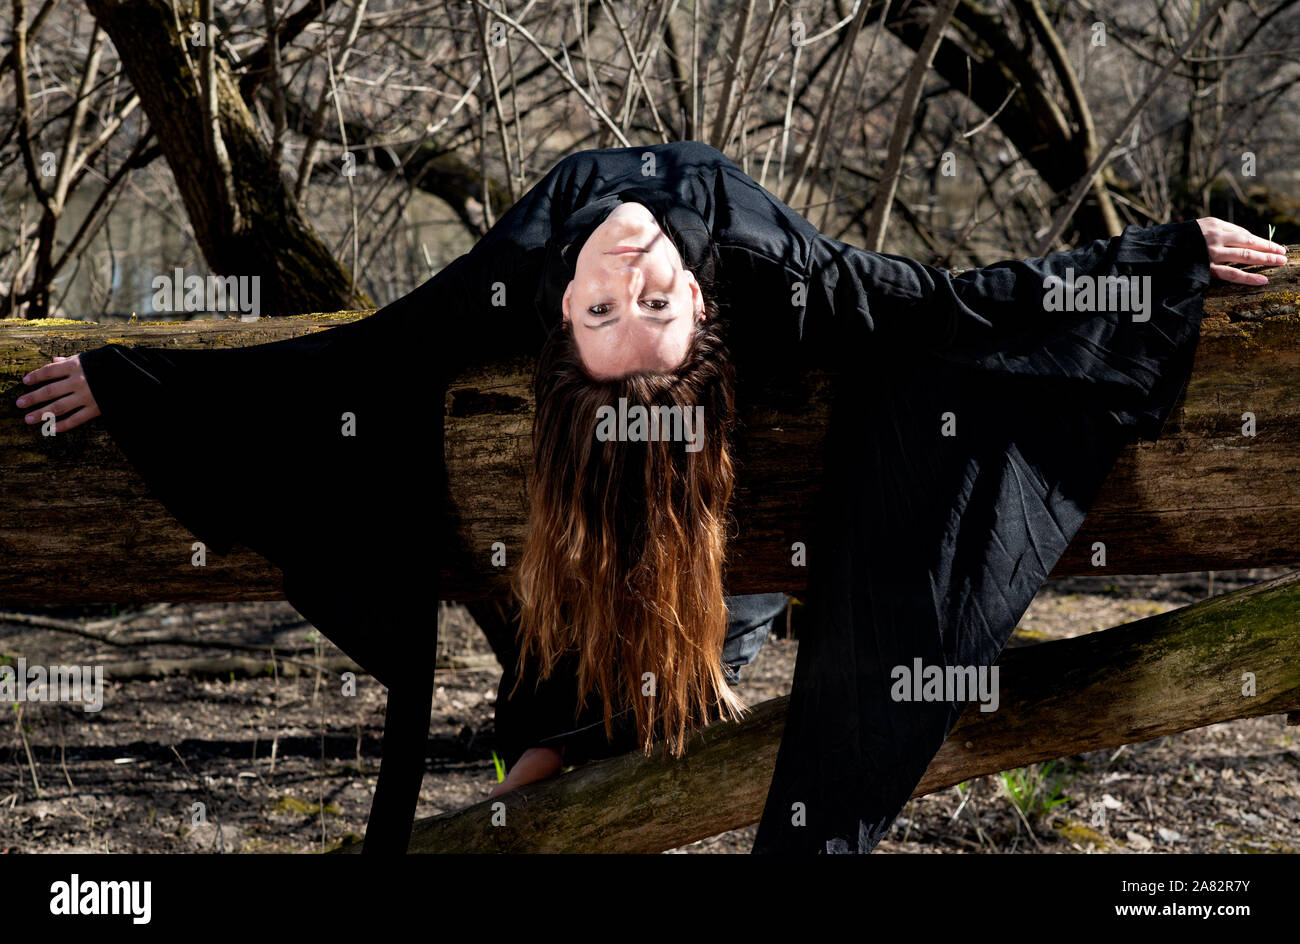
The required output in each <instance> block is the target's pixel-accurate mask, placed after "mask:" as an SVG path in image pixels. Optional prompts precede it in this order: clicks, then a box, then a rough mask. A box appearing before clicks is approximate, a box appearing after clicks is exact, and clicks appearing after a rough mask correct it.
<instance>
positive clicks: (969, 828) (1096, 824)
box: [0, 570, 1300, 853]
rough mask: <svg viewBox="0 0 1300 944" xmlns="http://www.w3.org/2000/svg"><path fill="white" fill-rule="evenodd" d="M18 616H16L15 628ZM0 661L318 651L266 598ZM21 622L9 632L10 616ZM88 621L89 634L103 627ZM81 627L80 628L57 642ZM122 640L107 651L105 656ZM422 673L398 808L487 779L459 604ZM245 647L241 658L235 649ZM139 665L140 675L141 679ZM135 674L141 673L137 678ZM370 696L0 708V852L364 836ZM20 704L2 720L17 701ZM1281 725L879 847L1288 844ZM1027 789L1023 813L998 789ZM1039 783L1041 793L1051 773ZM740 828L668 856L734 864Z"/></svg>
mask: <svg viewBox="0 0 1300 944" xmlns="http://www.w3.org/2000/svg"><path fill="white" fill-rule="evenodd" d="M1282 572H1283V571H1281V570H1256V571H1240V572H1219V573H1216V574H1215V575H1213V586H1212V588H1211V585H1210V579H1209V578H1210V575H1208V574H1205V573H1200V574H1184V575H1177V576H1165V577H1130V578H1074V579H1069V580H1060V581H1052V582H1050V583H1049V584H1048V585H1046V586H1045V587H1044V588H1043V589H1042V591H1040V593H1039V594H1038V596H1037V597H1036V598H1035V600H1034V602H1033V604H1032V605H1031V607H1030V609H1029V612H1028V613H1027V614H1026V615H1025V618H1024V619H1023V620H1022V621H1021V624H1020V626H1019V627H1018V628H1017V631H1016V636H1015V637H1013V639H1012V643H1011V644H1012V645H1032V644H1034V643H1036V642H1038V641H1041V640H1045V639H1054V638H1062V637H1066V636H1075V635H1079V634H1082V633H1087V632H1093V631H1096V630H1100V629H1104V628H1106V627H1109V626H1114V625H1119V624H1121V623H1125V622H1130V621H1132V620H1135V619H1139V618H1141V617H1144V616H1149V615H1151V614H1153V613H1159V612H1163V611H1165V610H1169V609H1174V608H1176V607H1179V606H1183V605H1186V604H1187V603H1191V602H1194V601H1196V600H1200V599H1204V598H1205V597H1207V596H1209V595H1212V594H1218V593H1222V592H1226V591H1228V590H1233V589H1236V588H1238V587H1241V586H1246V585H1248V584H1251V583H1254V582H1257V581H1259V580H1263V579H1266V578H1268V577H1272V576H1277V575H1279V574H1281V573H1282ZM23 614H28V615H27V616H26V617H24V616H23ZM8 615H13V616H14V617H15V619H16V620H18V622H14V621H10V620H6V621H4V622H0V661H4V660H5V659H7V660H8V661H9V662H10V664H13V663H14V662H16V660H17V659H18V658H19V657H23V658H25V659H26V661H27V664H28V665H109V664H110V663H114V662H119V661H122V660H124V659H130V660H160V659H182V660H194V659H195V658H196V657H199V656H202V657H208V658H212V657H216V658H228V657H229V656H231V655H233V654H241V653H230V652H220V651H214V650H212V649H198V648H194V647H192V646H184V645H179V644H176V643H175V642H166V643H160V642H158V640H159V639H164V638H166V639H169V640H176V639H183V640H203V641H206V642H226V643H233V644H236V645H240V644H242V645H267V644H269V643H274V645H275V647H276V649H277V651H279V652H285V651H288V650H291V649H295V648H297V649H299V651H300V652H306V653H308V654H307V655H297V656H295V658H298V659H300V660H304V661H310V660H311V658H312V655H311V653H313V652H315V653H320V654H322V655H324V656H329V655H331V654H332V655H334V656H338V652H337V650H335V649H334V648H333V646H332V645H330V644H329V643H328V642H326V641H324V640H322V639H320V638H319V636H318V634H316V633H315V632H314V630H312V628H311V626H310V625H309V624H306V623H303V622H302V621H301V619H300V618H299V617H298V616H297V614H296V613H295V612H294V610H293V609H292V607H290V606H289V604H287V603H283V602H280V603H240V604H235V603H223V604H204V605H194V604H187V605H179V604H160V605H154V606H150V607H144V608H139V609H134V610H127V609H123V610H121V611H117V610H116V608H113V609H110V608H106V607H97V608H89V607H80V608H78V607H62V608H54V607H50V608H43V609H39V610H30V609H29V610H24V611H22V613H15V612H14V611H11V612H10V614H8ZM24 619H25V620H26V622H23V620H24ZM106 621H107V622H106ZM88 622H89V623H90V624H93V629H92V632H93V634H94V635H95V636H96V637H97V638H89V637H87V636H84V635H76V634H75V633H74V632H71V631H70V630H76V629H81V630H83V631H84V630H85V629H86V626H87V624H88ZM123 643H126V645H123ZM797 646H798V643H797V641H796V640H795V639H790V638H776V634H775V633H774V635H773V636H772V637H769V640H768V642H767V644H766V645H765V646H764V648H763V650H762V652H761V653H760V654H759V657H758V658H757V660H756V661H755V662H754V663H753V664H752V665H750V666H747V667H746V668H745V670H744V671H743V672H742V677H741V694H742V696H743V697H744V698H745V699H746V700H747V701H748V702H749V703H750V704H755V703H757V702H760V701H764V700H766V699H769V698H775V697H777V696H779V695H783V694H786V693H787V692H788V691H789V686H790V678H791V674H792V671H793V668H794V659H795V652H796V650H797ZM439 650H440V658H442V659H452V658H455V659H457V660H458V661H459V662H460V663H462V664H469V665H472V666H476V667H474V668H468V669H459V670H455V671H440V672H439V675H438V678H437V691H436V702H435V705H434V712H433V721H432V725H431V729H430V750H429V761H428V769H427V771H426V774H425V778H424V785H423V790H422V792H421V796H420V805H419V809H418V812H417V815H418V816H421V817H424V816H432V815H434V814H436V813H440V812H443V811H446V810H453V809H457V808H459V807H464V806H468V805H470V804H472V803H475V802H478V801H480V800H482V799H485V798H486V797H487V794H488V791H489V790H490V789H491V787H492V785H493V783H494V782H495V774H494V770H493V761H492V747H493V724H492V720H493V705H494V702H495V699H496V688H497V680H498V678H499V675H500V671H499V669H498V668H497V667H496V666H495V663H494V661H493V660H492V658H491V650H490V649H489V647H488V645H487V642H486V640H485V638H484V637H483V634H482V633H481V632H480V631H479V630H478V628H477V627H476V626H475V625H474V623H473V621H472V620H471V619H470V618H469V616H468V614H467V613H466V612H465V610H464V609H463V608H462V607H459V606H456V605H444V606H443V610H442V620H441V632H440V638H439ZM242 654H244V655H246V654H247V653H242ZM145 668H148V669H156V668H157V665H155V666H152V667H145ZM145 674H147V673H145ZM383 705H384V699H383V689H382V688H381V687H380V686H379V685H378V683H376V682H374V681H373V680H372V679H370V677H369V676H366V675H359V676H358V678H357V683H356V692H355V694H351V695H349V694H344V693H343V692H342V690H341V689H340V686H339V683H338V681H337V678H336V677H334V676H330V675H324V676H320V677H318V675H317V673H316V672H314V671H311V670H308V671H305V672H303V673H302V674H298V675H285V674H280V675H278V676H272V675H270V674H265V675H262V676H256V675H254V676H251V677H238V676H235V675H232V674H231V673H229V672H226V673H225V674H224V677H213V676H212V675H211V672H210V671H209V673H208V674H207V675H206V677H205V676H203V675H202V674H197V675H196V674H194V673H193V672H191V673H190V674H186V675H175V676H170V677H160V678H138V679H134V680H113V681H109V680H107V679H106V680H105V683H104V698H103V706H102V709H101V710H99V711H93V712H87V711H84V710H83V709H82V707H81V706H80V705H72V704H68V703H51V702H25V703H22V704H13V705H11V706H10V708H9V710H8V711H7V714H8V718H7V719H6V720H5V722H4V723H3V728H0V852H16V853H36V852H223V851H224V852H244V853H258V852H317V851H321V850H324V849H330V848H333V847H335V846H337V845H338V844H339V842H340V841H342V840H343V839H344V838H345V837H349V836H355V835H357V834H360V833H362V832H363V831H364V828H365V821H366V815H367V811H368V809H369V806H370V800H371V796H372V793H373V790H374V784H375V776H376V773H377V770H378V764H379V745H380V738H381V735H382V733H383ZM19 709H21V710H19ZM1298 735H1300V728H1296V727H1288V726H1287V725H1286V724H1285V719H1284V717H1283V716H1281V715H1274V716H1268V717H1262V718H1254V719H1248V720H1242V721H1235V722H1231V723H1226V724H1216V725H1210V726H1208V727H1204V728H1199V729H1196V730H1193V731H1189V732H1185V733H1183V734H1179V735H1176V736H1171V737H1162V738H1158V739H1156V740H1153V741H1148V742H1146V743H1141V744H1131V745H1127V746H1125V747H1122V748H1119V749H1118V750H1111V751H1098V752H1094V753H1090V754H1084V755H1079V756H1076V757H1071V758H1066V759H1064V760H1063V761H1061V762H1057V763H1055V764H1053V765H1050V766H1049V765H1038V766H1036V767H1033V768H1028V769H1026V770H1024V771H1018V772H1012V773H1011V774H1004V775H997V776H989V777H982V778H979V779H976V780H972V781H968V782H967V784H966V785H965V786H964V789H961V790H959V789H958V788H956V787H953V788H949V789H947V790H943V791H941V792H939V793H936V794H933V795H930V796H926V797H923V798H920V799H918V800H913V801H912V802H911V803H909V804H908V806H907V808H906V809H905V810H904V811H903V813H902V815H901V816H899V817H898V819H897V820H896V822H895V823H894V826H893V827H892V829H891V831H890V833H889V834H888V836H887V838H886V839H885V840H884V841H883V842H882V843H881V844H880V847H879V851H880V852H887V853H888V852H924V853H932V852H1059V853H1093V852H1102V853H1107V852H1122V853H1128V852H1147V851H1155V852H1234V853H1253V852H1265V853H1267V852H1297V851H1300V737H1298ZM1035 778H1037V779H1038V780H1039V781H1040V782H1041V783H1042V784H1043V789H1042V790H1041V791H1040V793H1039V794H1038V795H1037V798H1036V799H1035V800H1034V801H1032V802H1030V803H1029V804H1027V805H1026V806H1025V808H1023V809H1021V808H1018V807H1017V805H1016V804H1015V803H1014V802H1013V801H1012V799H1011V795H1010V792H1009V790H1008V785H1017V784H1019V785H1024V784H1032V783H1033V782H1034V780H1035ZM1058 781H1059V783H1058ZM753 838H754V827H749V828H747V829H740V830H734V831H732V832H727V833H723V834H721V835H718V836H714V837H712V838H709V839H705V840H701V841H699V842H696V843H692V844H690V845H688V846H684V847H682V848H680V849H676V850H673V851H675V852H685V853H701V852H704V853H711V852H737V853H743V852H748V851H749V848H750V846H751V844H752V842H753Z"/></svg>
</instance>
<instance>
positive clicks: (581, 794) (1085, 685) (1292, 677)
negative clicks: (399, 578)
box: [339, 572, 1300, 853]
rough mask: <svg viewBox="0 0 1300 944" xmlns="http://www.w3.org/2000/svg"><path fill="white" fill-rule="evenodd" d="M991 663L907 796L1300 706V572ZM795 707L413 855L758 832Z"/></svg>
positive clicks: (504, 802)
mask: <svg viewBox="0 0 1300 944" xmlns="http://www.w3.org/2000/svg"><path fill="white" fill-rule="evenodd" d="M998 665H999V678H998V683H999V696H1000V704H999V706H998V709H997V710H996V711H993V712H987V713H986V712H982V711H980V710H979V706H978V705H972V706H971V707H970V708H969V709H968V710H967V712H966V713H965V714H964V715H963V716H962V718H961V720H960V721H958V722H957V726H956V727H955V728H954V729H953V731H952V733H951V734H950V735H949V737H948V740H947V741H946V742H945V743H944V745H943V747H942V748H941V749H940V750H939V753H938V755H937V756H936V757H935V759H934V761H933V762H932V763H931V764H930V767H929V769H928V770H927V771H926V773H925V776H924V777H923V779H922V780H921V782H920V784H919V785H918V786H917V788H916V790H915V791H914V792H913V796H922V795H924V794H927V793H934V792H935V791H938V790H942V789H944V788H945V787H949V786H952V785H953V784H957V783H961V782H962V781H963V780H968V779H970V778H971V777H979V776H983V775H985V774H991V773H996V772H997V771H1000V770H1009V769H1012V768H1016V767H1022V766H1024V765H1026V764H1031V763H1035V762H1038V761H1044V760H1048V759H1050V758H1056V757H1070V756H1073V755H1077V754H1083V753H1086V752H1088V751H1096V750H1108V749H1112V748H1116V747H1119V746H1120V745H1122V744H1132V743H1135V742H1140V741H1147V740H1150V739H1152V738H1157V737H1161V736H1163V735H1166V734H1176V733H1178V732H1180V731H1186V730H1189V729H1191V728H1197V727H1201V726H1203V725H1207V724H1216V723H1218V722H1223V721H1231V720H1234V719H1237V718H1251V717H1257V716H1261V715H1273V714H1283V713H1286V712H1293V711H1296V710H1298V709H1300V572H1297V573H1292V574H1288V575H1286V576H1284V577H1280V578H1278V579H1276V580H1272V581H1269V582H1267V583H1262V584H1258V585H1256V586H1253V587H1247V588H1245V589H1243V590H1238V591H1236V592H1233V593H1229V594H1224V595H1222V596H1219V597H1215V598H1213V599H1210V600H1206V601H1202V602H1200V603H1196V604H1193V605H1191V606H1187V607H1183V608H1182V609H1178V610H1173V611H1171V612H1168V613H1162V614H1160V615H1157V616H1151V617H1147V618H1146V619H1142V620H1139V621H1137V622H1135V623H1129V624H1127V625H1125V626H1121V627H1118V628H1115V629H1109V630H1106V631H1104V632H1097V633H1091V634H1088V635H1085V636H1078V637H1075V638H1073V639H1064V640H1059V641H1054V642H1046V643H1039V644H1037V645H1032V646H1028V647H1024V648H1016V649H1009V650H1007V651H1006V652H1004V653H1003V654H1002V658H1001V660H1000V661H999V663H998ZM786 706H787V699H785V698H778V699H773V700H772V701H768V702H764V703H763V704H761V705H758V706H757V707H756V708H755V709H754V711H753V712H752V713H751V714H750V715H749V716H748V717H747V718H746V719H745V720H743V721H741V722H739V723H737V724H717V725H713V726H712V727H709V728H707V729H705V730H704V731H702V732H700V733H698V734H697V735H696V736H695V737H694V738H693V739H692V741H691V742H690V744H689V746H688V749H687V751H686V754H685V755H684V756H683V757H682V758H680V759H677V760H673V759H666V758H664V757H662V756H660V755H659V754H658V753H656V754H655V755H652V756H650V757H646V756H644V755H642V754H640V753H632V754H625V755H622V756H620V757H614V758H610V759H608V760H603V761H598V762H595V763H591V764H586V765H584V766H582V767H579V768H577V769H575V770H572V771H570V772H569V773H565V774H562V775H560V776H559V777H555V778H552V779H550V780H546V781H541V782H538V783H534V784H530V785H528V786H526V787H523V788H521V789H519V790H515V791H512V792H510V793H507V794H503V795H502V796H500V797H495V798H492V799H489V800H485V801H483V802H481V803H477V804H475V805H474V806H470V807H467V808H465V809H462V810H457V811H455V812H451V813H445V814H443V815H441V816H435V817H431V818H429V819H424V820H420V821H418V822H417V823H416V824H415V828H414V831H413V833H412V837H411V846H410V851H411V852H426V853H442V852H622V853H646V852H661V851H663V850H665V849H672V848H675V847H677V846H680V845H684V844H686V843H689V842H694V841H696V840H699V839H703V838H706V837H708V836H714V835H717V834H718V833H720V832H724V831H726V830H729V829H736V828H739V827H742V826H747V825H749V824H751V823H755V822H757V821H758V819H759V815H760V814H761V812H762V809H763V802H764V800H765V799H766V795H767V788H768V784H769V783H770V781H771V779H772V771H773V769H774V768H775V766H776V752H777V747H778V746H779V744H780V742H781V734H782V731H783V730H784V724H785V713H786ZM1280 722H1281V719H1279V723H1280ZM497 804H501V805H500V806H498V805H497ZM359 848H360V847H359V846H355V847H351V848H349V849H345V850H339V851H348V852H353V851H358V849H359Z"/></svg>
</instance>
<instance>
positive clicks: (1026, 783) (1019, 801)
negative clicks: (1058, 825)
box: [999, 760, 1074, 819]
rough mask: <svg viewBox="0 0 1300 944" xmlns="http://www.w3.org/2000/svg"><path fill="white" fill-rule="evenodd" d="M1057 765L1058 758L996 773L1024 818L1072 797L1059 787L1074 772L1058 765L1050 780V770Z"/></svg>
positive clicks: (1044, 810) (1041, 814)
mask: <svg viewBox="0 0 1300 944" xmlns="http://www.w3.org/2000/svg"><path fill="white" fill-rule="evenodd" d="M1057 768H1058V762H1057V761H1054V760H1053V761H1049V762H1048V763H1046V764H1031V765H1030V766H1028V767H1021V768H1019V769H1018V770H1004V771H1003V772H1002V773H1001V774H999V776H1000V777H1001V778H1002V785H1003V787H1005V788H1006V791H1007V796H1008V797H1010V799H1011V802H1012V803H1013V804H1015V806H1016V808H1017V809H1018V810H1020V812H1021V814H1023V815H1024V816H1025V818H1027V819H1038V818H1041V817H1043V816H1045V815H1047V814H1048V813H1049V812H1051V811H1052V810H1053V809H1055V808H1056V807H1058V806H1060V805H1061V804H1062V803H1069V802H1070V800H1071V799H1072V798H1071V797H1068V796H1066V795H1065V794H1064V793H1062V792H1061V790H1062V789H1063V788H1064V787H1065V785H1066V784H1068V783H1069V782H1070V781H1071V780H1073V779H1074V775H1073V774H1070V775H1067V774H1066V772H1065V770H1064V769H1061V770H1060V771H1059V772H1057V775H1056V779H1055V780H1054V781H1053V780H1052V774H1053V772H1056V771H1057Z"/></svg>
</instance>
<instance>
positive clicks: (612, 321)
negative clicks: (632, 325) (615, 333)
mask: <svg viewBox="0 0 1300 944" xmlns="http://www.w3.org/2000/svg"><path fill="white" fill-rule="evenodd" d="M592 304H593V305H611V304H613V303H612V302H592ZM588 314H590V312H588ZM594 317H597V318H604V316H603V315H596V316H594ZM621 317H622V315H615V316H614V317H613V318H604V320H602V321H599V322H597V323H596V324H589V325H586V326H585V327H588V328H603V327H605V325H610V324H615V323H616V322H617V321H618V320H619V319H620V318H621ZM637 317H638V318H640V319H641V320H642V321H653V322H654V323H655V324H671V323H672V322H674V321H676V320H677V316H676V315H673V316H672V317H671V318H656V317H654V316H653V315H637Z"/></svg>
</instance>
